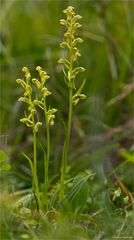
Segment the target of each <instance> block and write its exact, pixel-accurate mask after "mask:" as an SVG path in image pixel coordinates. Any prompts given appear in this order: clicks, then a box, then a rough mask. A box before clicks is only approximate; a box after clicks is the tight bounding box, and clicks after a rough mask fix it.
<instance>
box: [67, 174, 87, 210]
mask: <svg viewBox="0 0 134 240" xmlns="http://www.w3.org/2000/svg"><path fill="white" fill-rule="evenodd" d="M72 192H74V194H73V196H72V198H71V199H70V202H71V208H72V210H73V211H74V212H75V213H78V212H79V211H81V210H82V209H83V208H84V206H85V204H86V201H87V198H88V194H89V184H88V182H87V179H85V178H84V177H83V176H76V177H75V178H74V181H73V187H72Z"/></svg>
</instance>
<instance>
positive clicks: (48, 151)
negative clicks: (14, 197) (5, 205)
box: [44, 99, 50, 211]
mask: <svg viewBox="0 0 134 240" xmlns="http://www.w3.org/2000/svg"><path fill="white" fill-rule="evenodd" d="M44 114H45V118H46V132H47V154H46V158H45V162H44V166H45V178H44V186H45V205H46V211H48V187H49V186H48V185H49V181H48V179H49V177H48V172H49V158H50V129H49V122H48V117H47V107H46V100H45V99H44Z"/></svg>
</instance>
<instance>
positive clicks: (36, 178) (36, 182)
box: [33, 119, 42, 209]
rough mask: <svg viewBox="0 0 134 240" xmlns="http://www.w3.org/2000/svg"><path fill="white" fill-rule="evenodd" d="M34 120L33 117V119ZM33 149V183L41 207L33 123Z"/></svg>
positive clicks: (40, 207)
mask: <svg viewBox="0 0 134 240" xmlns="http://www.w3.org/2000/svg"><path fill="white" fill-rule="evenodd" d="M33 122H34V119H33ZM33 151H34V173H33V174H34V176H33V177H34V185H35V193H36V198H37V203H38V208H39V209H42V204H41V199H40V192H39V182H38V176H37V144H36V130H35V124H34V126H33Z"/></svg>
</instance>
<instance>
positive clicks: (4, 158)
mask: <svg viewBox="0 0 134 240" xmlns="http://www.w3.org/2000/svg"><path fill="white" fill-rule="evenodd" d="M5 161H8V156H7V155H6V153H5V152H4V151H2V150H0V163H2V162H5Z"/></svg>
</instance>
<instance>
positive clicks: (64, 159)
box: [60, 47, 73, 200]
mask: <svg viewBox="0 0 134 240" xmlns="http://www.w3.org/2000/svg"><path fill="white" fill-rule="evenodd" d="M69 71H70V76H72V71H73V59H72V47H70V69H69ZM70 85H71V86H70V87H69V113H68V124H67V132H66V136H65V142H64V147H63V154H62V167H61V191H60V200H63V198H64V179H65V175H66V168H67V157H68V151H69V142H70V135H71V123H72V111H73V100H72V97H73V83H72V82H71V83H70Z"/></svg>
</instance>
